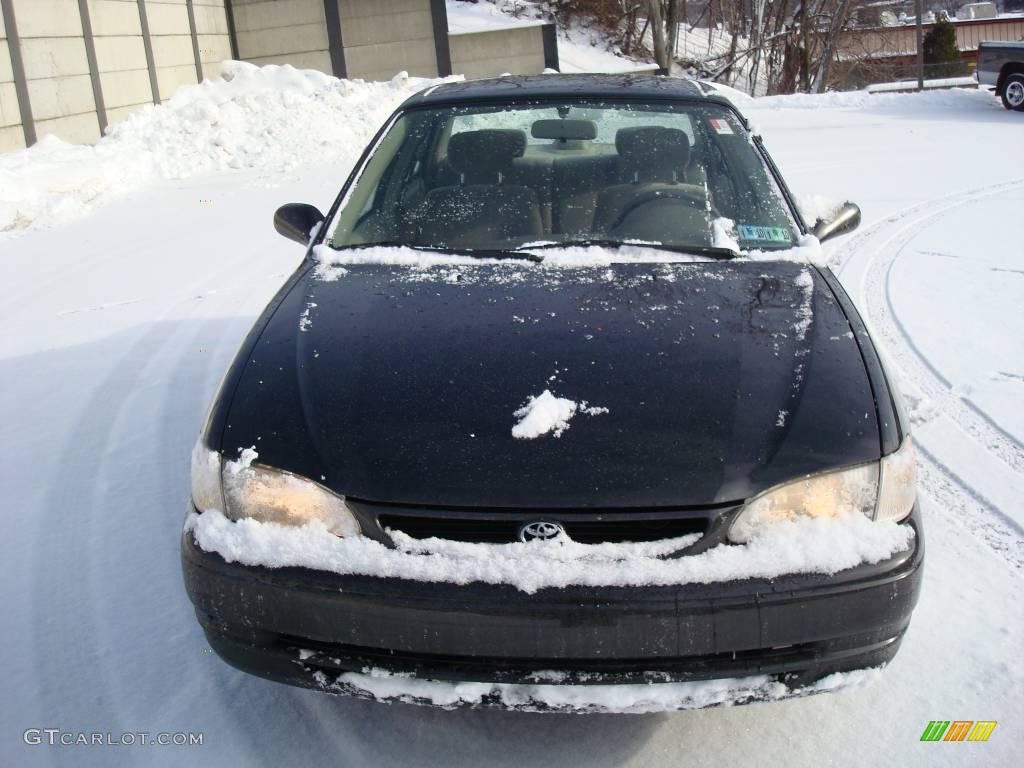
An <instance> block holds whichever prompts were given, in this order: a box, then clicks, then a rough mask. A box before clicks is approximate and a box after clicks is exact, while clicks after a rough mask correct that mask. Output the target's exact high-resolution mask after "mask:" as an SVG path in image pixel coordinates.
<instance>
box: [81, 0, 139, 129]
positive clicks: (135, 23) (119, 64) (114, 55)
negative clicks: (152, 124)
mask: <svg viewBox="0 0 1024 768" xmlns="http://www.w3.org/2000/svg"><path fill="white" fill-rule="evenodd" d="M89 18H90V20H91V21H92V33H93V39H94V40H95V43H94V44H95V46H96V64H97V66H98V68H99V73H100V85H101V87H102V89H103V103H104V105H105V106H106V109H107V123H108V124H112V123H116V122H117V121H119V120H122V119H124V117H125V115H127V114H128V113H129V112H130V111H131V110H133V109H137V108H138V107H140V106H141V105H143V104H151V103H152V102H153V91H152V89H151V88H150V85H149V68H148V66H147V63H146V48H145V45H144V44H143V41H142V22H141V21H140V18H139V5H138V3H136V2H132V0H89Z"/></svg>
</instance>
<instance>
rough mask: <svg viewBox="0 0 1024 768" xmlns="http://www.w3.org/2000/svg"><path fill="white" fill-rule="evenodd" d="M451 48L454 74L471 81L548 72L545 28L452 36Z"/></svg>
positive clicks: (536, 27) (450, 37)
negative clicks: (502, 75) (545, 56)
mask: <svg viewBox="0 0 1024 768" xmlns="http://www.w3.org/2000/svg"><path fill="white" fill-rule="evenodd" d="M448 45H449V48H450V50H451V56H452V72H453V73H455V74H457V75H465V76H466V77H467V78H468V79H474V78H480V77H494V76H495V75H501V74H504V73H505V72H513V73H515V74H520V75H536V74H540V73H541V72H543V71H544V66H545V65H544V61H545V59H544V27H543V26H535V27H515V28H512V29H502V30H494V31H491V32H466V33H462V34H457V35H449V36H448Z"/></svg>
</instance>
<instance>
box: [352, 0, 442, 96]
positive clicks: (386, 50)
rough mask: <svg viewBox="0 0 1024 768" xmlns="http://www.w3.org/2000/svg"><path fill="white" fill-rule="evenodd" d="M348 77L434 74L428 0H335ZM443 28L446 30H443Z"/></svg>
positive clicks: (432, 40) (421, 75)
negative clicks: (400, 73) (401, 73)
mask: <svg viewBox="0 0 1024 768" xmlns="http://www.w3.org/2000/svg"><path fill="white" fill-rule="evenodd" d="M337 2H338V9H339V12H340V15H341V29H342V42H343V43H344V50H345V70H346V73H347V75H348V76H349V77H353V78H363V79H364V80H390V79H391V78H392V77H394V75H395V74H396V73H397V72H399V71H401V70H405V71H407V72H408V73H409V74H410V75H413V76H417V77H436V76H437V74H438V72H437V49H436V46H435V42H434V25H433V21H432V19H431V13H430V0H337ZM446 31H447V30H446Z"/></svg>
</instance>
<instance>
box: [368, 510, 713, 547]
mask: <svg viewBox="0 0 1024 768" xmlns="http://www.w3.org/2000/svg"><path fill="white" fill-rule="evenodd" d="M377 520H378V522H379V523H380V526H381V528H385V529H387V528H390V529H391V530H396V531H402V532H403V533H406V534H408V535H409V536H412V537H413V538H415V539H428V538H430V537H431V536H436V537H437V538H439V539H449V540H451V541H476V542H487V543H492V544H500V543H507V542H510V541H519V528H520V527H521V526H522V525H523V524H524V523H528V522H532V521H533V520H550V521H551V522H555V523H558V524H559V525H561V526H562V527H563V528H564V529H565V532H566V533H567V534H568V536H569V538H570V539H572V540H573V541H578V542H580V543H582V544H597V543H600V542H605V541H619V542H621V541H657V540H659V539H674V538H677V537H679V536H687V535H689V534H691V533H699V534H701V535H703V534H704V533H705V531H706V530H707V527H708V526H707V522H708V521H707V518H702V517H678V518H675V519H668V520H664V519H661V520H657V519H656V520H650V519H647V520H643V519H637V520H596V519H589V520H585V519H579V518H575V519H574V518H573V517H571V516H569V515H565V514H560V515H557V516H556V515H538V516H533V517H527V518H523V519H508V520H470V519H458V518H456V519H451V518H444V517H413V516H411V515H378V516H377Z"/></svg>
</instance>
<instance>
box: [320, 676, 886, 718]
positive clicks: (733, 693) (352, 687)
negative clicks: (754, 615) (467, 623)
mask: <svg viewBox="0 0 1024 768" xmlns="http://www.w3.org/2000/svg"><path fill="white" fill-rule="evenodd" d="M880 675H881V668H877V667H876V668H871V669H863V670H856V671H853V672H838V673H835V674H832V675H829V676H828V677H825V678H822V679H821V680H819V681H818V682H816V683H814V684H812V685H809V686H806V687H804V688H797V689H791V688H789V687H787V686H786V685H784V684H783V683H780V682H778V681H776V680H773V679H772V678H771V677H769V676H767V675H757V676H753V677H745V678H731V679H729V678H727V679H722V680H705V681H699V682H688V683H653V684H648V683H629V684H621V685H575V684H571V685H545V684H537V685H533V684H518V685H516V684H509V683H472V682H464V683H449V682H440V681H436V680H422V679H418V678H415V677H410V676H407V675H400V674H394V673H390V672H387V671H386V670H382V669H378V668H376V667H370V668H367V669H365V670H364V671H363V672H362V673H358V672H346V673H344V674H342V675H339V676H338V677H337V678H336V679H335V680H333V681H332V680H330V678H329V677H328V676H327V675H326V674H324V673H323V672H318V673H316V675H315V677H316V679H317V681H318V682H319V683H320V685H321V686H322V687H323V688H324V689H325V690H328V691H333V692H337V693H348V694H356V695H361V696H365V697H369V698H373V699H376V700H378V701H402V702H406V703H409V704H426V705H432V706H436V707H442V708H445V709H454V708H457V707H466V706H470V707H472V706H500V707H504V708H512V709H517V710H521V711H527V712H550V711H556V712H575V713H592V712H603V713H629V714H643V713H649V712H664V711H666V710H674V709H704V708H707V707H716V706H733V705H736V704H745V703H748V702H751V701H775V700H779V699H785V698H791V697H799V696H809V695H811V694H815V693H822V692H825V691H837V690H840V689H843V688H862V687H864V686H866V685H869V684H871V683H873V682H874V681H875V680H877V679H878V678H879V677H880ZM550 676H551V677H553V678H557V677H558V673H557V672H552V673H550Z"/></svg>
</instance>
